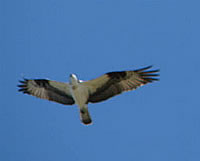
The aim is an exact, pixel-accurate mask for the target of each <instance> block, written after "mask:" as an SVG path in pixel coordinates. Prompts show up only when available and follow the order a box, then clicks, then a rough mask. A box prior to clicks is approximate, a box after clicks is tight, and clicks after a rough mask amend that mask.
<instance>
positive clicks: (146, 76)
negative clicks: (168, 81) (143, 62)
mask: <svg viewBox="0 0 200 161" xmlns="http://www.w3.org/2000/svg"><path fill="white" fill-rule="evenodd" d="M151 67H152V66H148V67H145V68H142V69H138V70H133V71H120V72H110V73H106V74H104V75H103V76H101V77H99V78H96V79H93V80H90V81H87V82H83V84H84V85H85V86H87V87H88V88H89V99H88V102H92V103H95V102H100V101H104V100H106V99H109V98H111V97H113V96H115V95H118V94H120V93H122V92H124V91H130V90H135V89H136V88H137V87H139V86H142V85H144V84H147V83H150V82H153V81H157V80H159V79H157V78H156V77H157V76H159V74H157V73H158V72H159V70H148V69H150V68H151Z"/></svg>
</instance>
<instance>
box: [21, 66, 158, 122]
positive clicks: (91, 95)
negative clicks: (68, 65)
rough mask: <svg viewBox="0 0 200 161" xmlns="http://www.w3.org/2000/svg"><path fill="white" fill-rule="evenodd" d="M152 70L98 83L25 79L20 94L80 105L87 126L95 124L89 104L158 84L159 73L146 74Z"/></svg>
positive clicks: (112, 75) (114, 74)
mask: <svg viewBox="0 0 200 161" xmlns="http://www.w3.org/2000/svg"><path fill="white" fill-rule="evenodd" d="M149 68H151V66H149V67H146V68H142V69H138V70H133V71H121V72H110V73H106V74H104V75H102V76H100V77H98V78H96V79H92V80H89V81H85V82H84V81H83V82H82V81H80V80H78V78H77V77H76V75H74V74H71V75H70V80H69V83H63V82H56V81H51V80H47V79H30V80H28V79H24V81H20V82H21V83H22V84H20V85H19V87H20V89H19V91H22V92H23V93H27V94H30V95H33V96H36V97H39V98H43V99H47V100H50V101H55V102H58V103H61V104H65V105H72V104H74V103H75V104H76V105H77V106H78V107H79V109H80V117H81V120H82V122H83V123H84V124H90V123H91V122H92V120H91V117H90V114H89V112H88V103H90V102H91V103H96V102H101V101H104V100H106V99H109V98H111V97H113V96H115V95H117V94H120V93H122V92H124V91H129V90H134V89H136V88H137V87H139V86H142V85H144V84H146V83H149V82H152V81H155V80H158V79H157V78H153V77H156V76H158V74H156V73H157V72H158V71H159V70H151V71H146V70H147V69H149Z"/></svg>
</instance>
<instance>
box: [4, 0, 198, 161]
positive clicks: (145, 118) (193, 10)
mask: <svg viewBox="0 0 200 161" xmlns="http://www.w3.org/2000/svg"><path fill="white" fill-rule="evenodd" d="M199 5H200V2H199V1H197V0H123V1H122V0H115V1H114V0H84V1H83V0H73V1H69V0H18V1H14V0H2V1H1V2H0V15H1V16H0V17H1V19H2V20H1V22H0V23H1V24H0V32H1V33H0V35H1V36H0V64H1V65H0V67H1V68H0V73H1V80H0V82H1V87H0V89H1V92H0V97H1V101H0V105H1V106H0V120H1V121H0V127H1V130H0V160H2V161H55V160H59V161H102V160H104V161H106V160H108V161H110V160H115V161H121V160H126V161H133V160H135V161H199V160H200V117H199V113H200V103H199V79H200V76H199V69H200V64H199V60H200V56H199V53H200V48H199V40H200V38H199V37H200V31H199V29H200V20H199V14H200V11H199ZM147 65H154V69H157V68H159V69H160V70H161V80H160V81H159V82H155V83H152V84H148V85H146V86H144V87H141V88H139V89H137V90H136V91H132V92H127V93H124V94H122V95H119V96H116V97H114V98H112V99H110V100H108V101H105V102H102V103H98V104H90V105H89V110H90V113H91V116H92V119H93V125H92V126H88V127H86V126H84V125H82V124H81V123H80V120H79V114H78V108H77V107H76V106H64V105H60V104H56V103H53V102H48V101H46V100H40V99H38V98H34V97H32V96H28V95H23V94H22V93H19V92H17V87H16V86H17V84H18V80H19V79H22V77H27V78H48V79H52V80H57V81H63V82H67V81H68V77H69V74H71V73H76V74H77V75H78V77H79V78H80V79H83V80H89V79H92V78H95V77H97V76H100V75H102V74H104V73H106V72H110V71H116V70H117V71H118V70H131V69H137V68H140V67H144V66H147Z"/></svg>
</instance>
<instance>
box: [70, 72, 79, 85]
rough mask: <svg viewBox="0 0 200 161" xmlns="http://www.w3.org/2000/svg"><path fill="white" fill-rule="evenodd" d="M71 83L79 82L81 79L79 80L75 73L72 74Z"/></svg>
mask: <svg viewBox="0 0 200 161" xmlns="http://www.w3.org/2000/svg"><path fill="white" fill-rule="evenodd" d="M69 83H70V84H73V85H75V84H78V83H79V80H78V78H77V76H76V75H75V74H70V77H69Z"/></svg>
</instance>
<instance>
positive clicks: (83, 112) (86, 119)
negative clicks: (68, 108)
mask: <svg viewBox="0 0 200 161" xmlns="http://www.w3.org/2000/svg"><path fill="white" fill-rule="evenodd" d="M80 118H81V121H82V122H83V123H84V124H85V125H88V124H91V123H92V119H91V117H90V114H89V111H88V107H87V106H85V107H82V108H81V109H80Z"/></svg>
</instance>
